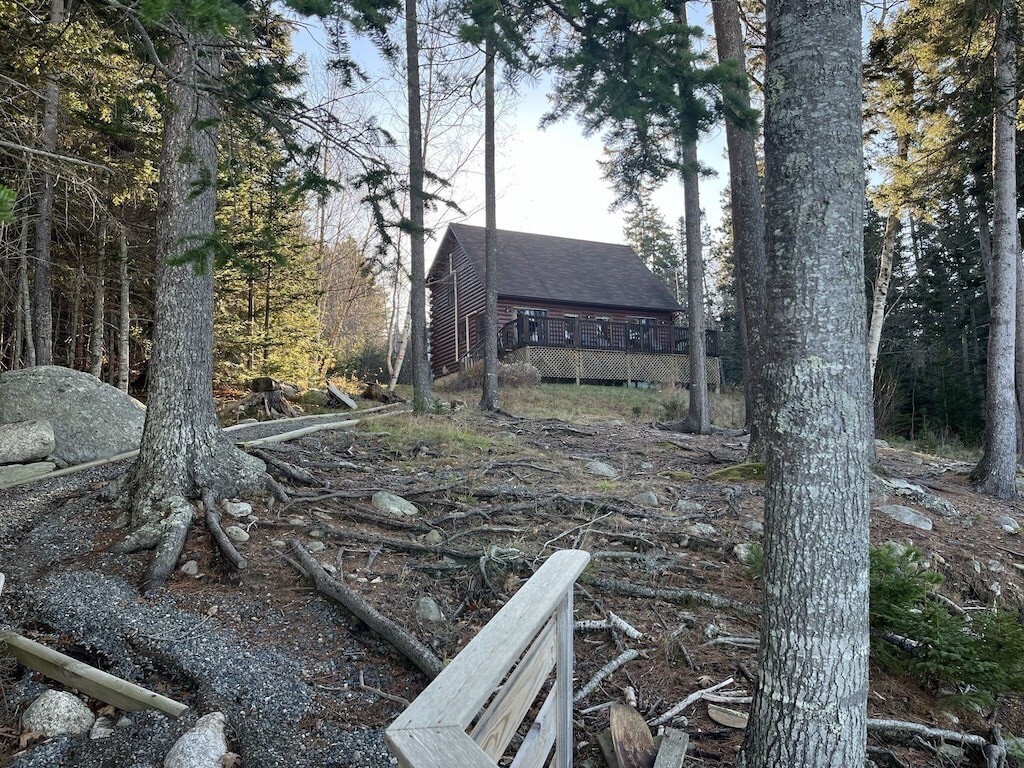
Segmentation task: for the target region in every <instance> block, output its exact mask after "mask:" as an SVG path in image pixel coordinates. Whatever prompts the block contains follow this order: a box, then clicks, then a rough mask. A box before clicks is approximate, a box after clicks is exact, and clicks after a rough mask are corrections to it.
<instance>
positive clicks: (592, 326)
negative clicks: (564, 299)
mask: <svg viewBox="0 0 1024 768" xmlns="http://www.w3.org/2000/svg"><path fill="white" fill-rule="evenodd" d="M719 340H720V334H719V332H718V331H717V330H713V329H712V330H709V331H707V333H706V347H705V348H706V350H707V356H708V357H718V356H719ZM522 347H552V348H558V349H593V350H599V351H605V352H632V353H634V354H644V355H687V354H688V353H689V351H690V348H689V347H690V342H689V338H688V331H687V329H686V328H683V327H680V326H676V325H642V324H640V323H622V322H615V321H613V320H594V319H588V318H579V317H524V316H520V317H518V318H516V319H515V320H513V321H512V322H510V323H506V324H505V325H503V326H502V327H501V328H500V329H499V330H498V349H499V351H501V352H507V351H509V350H513V349H520V348H522Z"/></svg>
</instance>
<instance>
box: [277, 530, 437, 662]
mask: <svg viewBox="0 0 1024 768" xmlns="http://www.w3.org/2000/svg"><path fill="white" fill-rule="evenodd" d="M288 544H289V546H290V547H291V550H292V554H294V555H295V557H296V559H297V560H298V561H299V564H300V565H301V566H302V568H303V570H304V571H305V572H306V575H308V576H309V577H310V578H311V579H312V580H313V585H314V586H315V587H316V591H317V592H319V593H320V594H321V595H324V596H325V597H329V598H331V599H332V600H334V601H335V602H337V603H340V604H341V605H342V606H344V607H345V608H346V609H347V610H348V611H349V612H350V613H351V614H353V615H354V616H355V617H356V618H358V619H359V620H360V621H362V622H363V623H364V624H365V625H366V626H367V627H369V628H370V629H371V630H373V631H374V632H375V633H376V634H377V635H379V636H380V637H382V638H383V639H384V640H387V641H388V642H389V643H390V644H391V645H392V646H394V648H395V649H396V650H397V651H398V652H399V653H401V654H402V655H403V656H405V658H407V659H408V660H409V661H411V662H412V663H413V664H415V665H416V667H417V668H418V669H419V670H420V671H421V672H423V674H424V675H426V676H427V678H428V679H430V680H433V679H434V678H435V677H437V675H438V674H439V673H440V672H441V670H442V669H443V668H444V663H443V662H442V661H441V660H440V659H439V658H438V657H437V656H436V655H435V654H434V652H433V651H431V650H430V649H429V648H427V647H426V646H425V645H423V643H421V642H420V641H419V640H417V639H416V638H415V637H413V636H412V635H411V634H410V633H409V632H407V631H406V630H404V629H402V628H401V627H400V626H398V624H396V623H395V622H394V621H392V620H391V619H389V618H388V617H387V616H385V615H384V614H382V613H381V612H380V611H378V610H377V609H376V608H374V607H373V606H372V605H370V604H369V603H368V602H366V601H365V600H363V598H362V597H360V595H359V594H357V593H356V592H354V591H353V590H351V589H349V588H348V587H346V586H345V585H344V584H342V583H341V582H340V581H337V580H336V579H332V578H331V577H330V576H329V575H328V574H327V571H325V570H324V569H323V567H322V566H321V565H320V563H318V562H317V561H316V560H314V559H313V556H312V555H310V554H309V552H308V551H307V550H306V548H305V547H303V546H302V544H300V543H299V542H298V541H296V540H295V539H291V540H290V541H289V542H288Z"/></svg>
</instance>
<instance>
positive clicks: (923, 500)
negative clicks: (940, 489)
mask: <svg viewBox="0 0 1024 768" xmlns="http://www.w3.org/2000/svg"><path fill="white" fill-rule="evenodd" d="M884 482H885V484H886V485H887V486H888V487H889V489H890V490H891V491H892V493H893V494H895V495H896V496H903V497H905V498H908V499H910V500H911V501H912V502H914V503H915V504H918V505H919V506H922V507H924V508H925V509H927V510H928V511H929V512H931V513H932V514H935V515H939V516H940V517H959V513H958V512H957V511H956V507H954V506H953V505H952V504H950V503H949V502H948V501H946V500H945V499H943V498H942V497H941V496H936V495H935V494H934V493H932V492H931V491H927V490H925V489H924V488H922V487H921V486H920V485H916V484H914V483H911V482H909V481H907V480H900V479H899V478H889V479H888V480H885V481H884Z"/></svg>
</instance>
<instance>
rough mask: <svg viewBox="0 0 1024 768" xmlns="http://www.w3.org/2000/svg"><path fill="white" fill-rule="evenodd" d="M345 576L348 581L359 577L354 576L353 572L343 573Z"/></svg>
mask: <svg viewBox="0 0 1024 768" xmlns="http://www.w3.org/2000/svg"><path fill="white" fill-rule="evenodd" d="M345 578H346V579H348V580H349V581H355V580H356V579H357V578H359V577H358V576H356V575H355V574H354V573H346V574H345Z"/></svg>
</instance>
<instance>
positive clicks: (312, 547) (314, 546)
mask: <svg viewBox="0 0 1024 768" xmlns="http://www.w3.org/2000/svg"><path fill="white" fill-rule="evenodd" d="M306 549H307V550H308V551H309V552H311V553H312V554H314V555H315V554H316V553H317V552H323V551H324V550H325V549H327V545H326V544H324V543H323V542H322V541H311V542H309V544H307V545H306Z"/></svg>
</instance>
